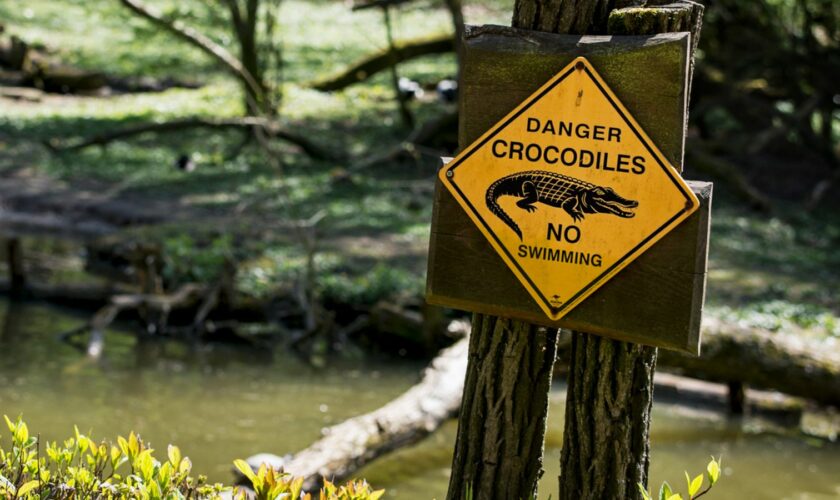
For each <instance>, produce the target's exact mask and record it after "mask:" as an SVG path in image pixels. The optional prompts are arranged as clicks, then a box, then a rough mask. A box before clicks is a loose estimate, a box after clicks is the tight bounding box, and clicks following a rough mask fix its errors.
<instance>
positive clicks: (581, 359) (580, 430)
mask: <svg viewBox="0 0 840 500" xmlns="http://www.w3.org/2000/svg"><path fill="white" fill-rule="evenodd" d="M652 3H654V4H655V2H652ZM702 12H703V7H702V6H701V5H699V4H696V3H693V2H687V1H686V2H679V3H674V4H670V5H667V6H662V7H651V8H638V7H631V8H627V9H619V10H615V11H612V13H610V15H609V32H610V33H611V34H618V35H649V34H654V33H660V32H669V31H691V32H692V37H693V40H692V42H693V43H692V46H693V47H696V42H697V38H698V36H699V31H700V19H701V17H702ZM692 56H693V51H692ZM692 59H693V57H692ZM690 81H691V74H689V82H690ZM656 358H657V349H656V348H655V347H647V346H642V345H638V344H630V343H626V342H620V341H615V340H610V339H606V338H602V337H596V336H592V335H588V334H586V333H580V332H575V334H574V339H573V340H572V352H571V360H570V363H569V380H568V392H567V395H566V419H565V429H564V433H563V450H562V452H561V456H560V471H561V472H560V495H559V498H560V500H572V499H574V500H579V499H602V498H638V497H639V496H640V494H639V490H638V486H637V485H638V484H643V485H647V479H648V466H649V463H650V455H649V450H650V442H649V432H650V411H651V407H652V405H653V374H654V371H655V370H656Z"/></svg>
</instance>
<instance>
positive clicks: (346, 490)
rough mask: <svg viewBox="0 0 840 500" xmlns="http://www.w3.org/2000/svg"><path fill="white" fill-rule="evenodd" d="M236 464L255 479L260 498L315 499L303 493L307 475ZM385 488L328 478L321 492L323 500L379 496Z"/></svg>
mask: <svg viewBox="0 0 840 500" xmlns="http://www.w3.org/2000/svg"><path fill="white" fill-rule="evenodd" d="M233 464H234V465H235V466H236V468H237V469H238V470H239V472H241V473H242V474H243V475H244V476H245V477H246V478H248V480H249V481H250V482H251V487H252V488H253V490H254V493H255V496H256V500H274V499H280V498H282V499H298V498H300V499H301V500H313V498H314V497H313V496H312V495H311V494H310V493H301V492H302V489H303V478H302V477H297V478H295V477H292V475H291V474H288V473H286V472H283V471H278V470H275V469H272V468H270V467H267V466H266V465H265V464H262V465H260V468H259V470H257V471H256V472H254V470H253V469H251V466H250V465H248V462H246V461H244V460H236V461H234V462H233ZM384 494H385V490H378V491H373V488H371V487H370V485H369V484H368V483H367V482H366V481H351V482H348V483H347V484H344V485H341V486H336V485H334V484H333V483H331V482H330V481H327V480H326V479H325V480H324V487H323V488H321V492H320V494H319V496H318V499H319V500H379V498H382V495H384ZM237 498H238V499H242V500H245V499H247V498H249V497H248V496H247V494H246V493H245V492H239V493H238V494H237Z"/></svg>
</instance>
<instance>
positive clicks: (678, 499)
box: [667, 493, 683, 500]
mask: <svg viewBox="0 0 840 500" xmlns="http://www.w3.org/2000/svg"><path fill="white" fill-rule="evenodd" d="M667 500H683V497H682V495H680V494H679V493H674V494H673V495H671V496H669V497H668V498H667Z"/></svg>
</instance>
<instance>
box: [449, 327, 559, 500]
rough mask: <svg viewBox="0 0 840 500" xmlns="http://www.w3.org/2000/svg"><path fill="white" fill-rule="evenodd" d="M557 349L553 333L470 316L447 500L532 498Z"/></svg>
mask: <svg viewBox="0 0 840 500" xmlns="http://www.w3.org/2000/svg"><path fill="white" fill-rule="evenodd" d="M556 348H557V332H556V331H546V330H545V329H543V328H540V327H536V326H534V325H530V324H528V323H525V322H522V321H515V320H510V319H505V318H498V317H494V316H486V315H481V314H476V315H474V316H473V322H472V333H471V334H470V349H469V362H468V365H467V376H466V382H465V385H464V396H463V400H462V402H461V412H460V418H459V421H458V436H457V438H456V443H455V456H454V458H453V462H452V474H451V476H450V479H449V492H448V494H447V498H448V499H449V500H462V499H464V498H467V492H471V493H472V498H473V499H475V500H481V499H491V498H498V499H518V498H530V497H531V495H534V494H536V491H537V481H538V480H539V478H540V476H542V473H543V471H542V454H543V440H544V438H545V425H546V417H547V415H548V391H549V389H550V387H551V373H552V370H553V368H554V359H555V356H556Z"/></svg>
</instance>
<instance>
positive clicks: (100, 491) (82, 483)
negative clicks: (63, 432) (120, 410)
mask: <svg viewBox="0 0 840 500" xmlns="http://www.w3.org/2000/svg"><path fill="white" fill-rule="evenodd" d="M5 419H6V424H7V426H8V428H9V432H10V433H11V438H12V441H11V445H10V446H9V447H8V449H6V448H5V447H2V448H0V495H4V497H5V498H11V499H27V500H34V499H39V500H40V499H47V498H50V499H77V498H102V499H118V498H136V499H143V500H158V499H160V500H162V499H181V498H191V497H192V498H219V495H220V494H221V492H222V491H223V490H224V488H223V487H222V485H219V484H215V485H208V484H207V483H206V478H204V477H203V476H199V477H198V478H193V477H191V476H190V472H191V470H192V463H191V462H190V460H189V459H188V458H186V457H182V456H181V452H180V450H179V449H178V448H177V447H174V446H170V447H169V449H168V453H167V455H168V459H167V460H166V461H164V462H160V461H158V460H157V459H155V458H154V456H153V452H154V450H152V449H151V448H149V447H148V445H147V443H144V442H143V441H142V440H141V439H140V438H139V437H138V436H137V435H136V434H134V433H131V434H130V435H129V436H128V439H126V438H123V437H119V438H118V439H117V443H118V444H117V445H116V446H115V445H114V444H112V443H108V442H106V441H100V442H96V441H94V440H93V439H92V438H90V437H88V436H86V435H84V434H81V433H80V432H79V429H78V428H76V431H75V435H74V436H73V437H71V438H70V439H67V440H65V441H64V442H63V443H56V442H52V443H47V444H46V447H45V449H44V450H41V447H40V446H39V443H38V438H36V437H35V436H30V435H29V429H28V427H27V426H26V423H25V422H23V421H22V420H21V419H20V418H18V419H17V420H16V421H12V420H10V419H9V417H5Z"/></svg>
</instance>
